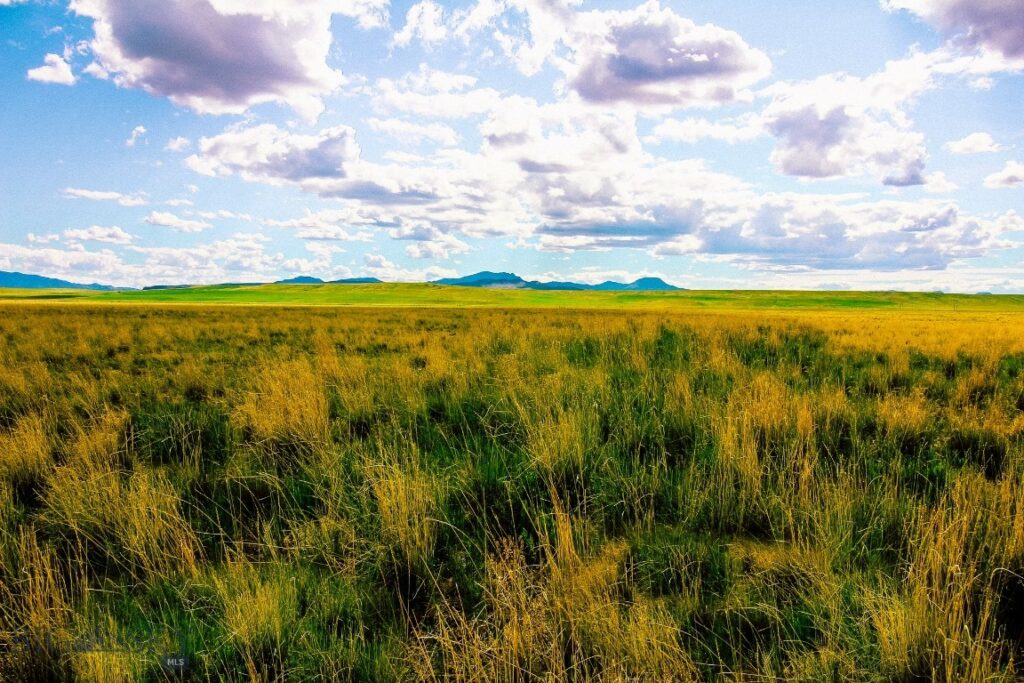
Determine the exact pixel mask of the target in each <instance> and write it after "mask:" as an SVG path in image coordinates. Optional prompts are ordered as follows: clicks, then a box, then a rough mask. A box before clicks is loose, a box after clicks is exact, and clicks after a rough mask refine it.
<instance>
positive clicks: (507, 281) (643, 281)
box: [434, 270, 682, 292]
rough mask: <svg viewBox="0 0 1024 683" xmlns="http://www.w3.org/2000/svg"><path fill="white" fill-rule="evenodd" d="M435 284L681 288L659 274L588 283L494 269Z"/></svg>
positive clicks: (577, 288)
mask: <svg viewBox="0 0 1024 683" xmlns="http://www.w3.org/2000/svg"><path fill="white" fill-rule="evenodd" d="M434 282H435V284H439V285H453V286H457V287H490V288H494V289H540V290H556V289H560V290H573V291H585V290H592V291H599V292H625V291H634V292H670V291H674V290H679V289H682V288H681V287H676V286H674V285H670V284H669V283H667V282H665V281H664V280H662V279H661V278H660V277H642V278H640V279H639V280H634V281H633V282H629V283H622V282H614V281H612V280H606V281H605V282H602V283H600V284H597V285H588V284H583V283H580V282H557V281H556V282H540V281H537V280H524V279H523V278H521V277H519V276H518V275H516V274H515V273H492V272H490V271H487V270H485V271H483V272H480V273H476V274H474V275H467V276H465V277H454V278H444V279H441V280H435V281H434Z"/></svg>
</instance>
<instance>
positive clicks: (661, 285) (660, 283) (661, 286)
mask: <svg viewBox="0 0 1024 683" xmlns="http://www.w3.org/2000/svg"><path fill="white" fill-rule="evenodd" d="M626 289H640V290H643V291H645V292H667V291H672V290H676V289H679V287H676V286H675V285H670V284H669V283H667V282H665V281H664V280H662V279H661V278H660V277H642V278H640V279H638V280H633V282H632V283H630V284H629V285H627V287H626Z"/></svg>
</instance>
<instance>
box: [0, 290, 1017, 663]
mask: <svg viewBox="0 0 1024 683" xmlns="http://www.w3.org/2000/svg"><path fill="white" fill-rule="evenodd" d="M387 287H388V286H381V287H376V288H375V287H365V288H364V287H352V288H351V289H344V290H343V291H344V294H340V295H336V294H333V293H325V292H338V291H342V289H343V288H341V289H339V288H337V287H335V288H334V289H325V290H322V291H321V289H320V288H310V289H309V300H310V301H312V302H314V303H318V304H322V305H318V306H297V305H291V304H297V303H302V301H303V299H302V290H301V288H295V287H292V288H288V287H279V288H267V289H264V290H260V291H257V290H258V288H207V291H203V290H163V291H155V292H140V293H120V292H113V293H104V294H92V293H89V294H82V293H64V294H61V293H57V294H47V295H45V296H46V297H47V298H46V299H42V298H40V297H39V296H38V295H35V297H33V295H29V294H25V293H15V292H7V293H5V295H4V296H5V301H4V302H2V303H0V340H2V344H0V680H2V681H51V680H52V681H136V680H147V681H161V680H194V681H235V680H248V681H334V680H352V681H457V682H467V683H469V682H472V681H523V682H526V681H609V682H613V681H616V682H617V681H623V682H624V681H691V680H693V681H695V680H716V681H719V680H720V681H767V680H786V681H808V682H810V681H878V682H888V681H893V682H904V681H905V682H911V681H945V682H948V683H953V682H957V681H968V682H973V681H979V682H980V681H1015V680H1020V679H1021V678H1022V677H1024V303H1022V301H1021V300H1020V299H1013V298H1004V297H949V296H945V297H944V296H939V295H888V294H878V295H866V294H857V293H842V294H832V295H828V294H806V295H798V294H794V293H790V294H775V295H773V294H770V293H763V294H736V293H732V294H730V293H703V294H701V293H695V292H686V293H682V294H677V295H664V296H662V295H599V294H593V295H584V294H576V293H572V292H568V293H566V292H562V293H547V292H543V293H523V292H498V293H496V292H492V291H473V292H468V291H467V292H460V291H457V290H455V289H454V288H427V287H425V286H420V287H419V288H416V287H411V288H409V289H407V290H402V289H401V288H392V289H391V290H388V289H387ZM225 292H226V293H225ZM438 292H440V293H438ZM505 296H507V297H509V298H506V299H502V300H503V301H506V302H511V304H512V305H508V306H498V305H496V301H498V300H499V299H498V297H505ZM261 297H262V298H261ZM331 297H334V298H331ZM339 297H340V299H339ZM346 297H347V298H346ZM559 297H561V299H560V298H559ZM225 303H233V304H237V305H223V304H225ZM255 304H262V305H255ZM341 304H347V305H341ZM169 654H180V655H183V656H185V657H187V659H188V667H187V671H186V672H184V673H179V672H176V671H171V670H166V669H164V668H162V666H161V661H160V659H161V657H163V656H166V655H169Z"/></svg>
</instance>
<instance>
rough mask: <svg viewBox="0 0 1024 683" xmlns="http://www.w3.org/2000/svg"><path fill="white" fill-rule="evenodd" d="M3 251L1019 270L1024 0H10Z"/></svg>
mask: <svg viewBox="0 0 1024 683" xmlns="http://www.w3.org/2000/svg"><path fill="white" fill-rule="evenodd" d="M0 27H2V29H0V31H2V41H0V88H2V92H3V93H4V95H3V99H4V106H3V107H0V131H2V135H0V157H2V159H3V161H4V163H3V164H0V200H2V201H0V270H18V271H22V272H32V273H39V274H44V275H49V276H55V277H62V278H67V279H70V280H75V281H89V282H92V281H98V282H104V283H111V284H117V285H124V286H141V285H147V284H157V283H181V282H223V281H272V280H275V279H280V278H282V277H289V276H293V275H297V274H309V275H316V276H319V277H322V278H325V279H334V278H341V277H350V276H364V275H372V276H377V277H380V278H382V279H386V280H423V279H433V278H437V277H444V276H452V275H456V274H459V275H462V274H468V273H471V272H475V271H478V270H484V269H487V270H510V271H514V272H517V273H519V274H521V275H523V276H527V277H533V278H538V279H576V280H583V281H600V280H604V279H609V278H614V279H620V280H630V279H633V278H636V277H640V276H646V275H657V276H661V277H663V278H665V279H666V280H668V281H670V282H673V283H675V284H678V285H682V286H686V287H692V288H799V289H812V288H852V289H917V290H932V289H943V290H947V291H993V292H1024V218H1022V217H1021V214H1022V213H1024V206H1022V201H1024V9H1022V8H1021V6H1020V3H1019V2H1018V1H1017V0H847V1H843V2H838V1H836V2H822V1H820V0H819V1H817V2H810V1H804V0H790V1H787V2H785V3H764V2H753V1H752V0H735V1H732V2H727V3H726V2H720V1H716V0H692V1H688V2H683V1H670V0H663V1H662V2H646V3H639V4H638V3H637V2H635V0H633V1H629V2H618V1H602V2H574V1H572V0H569V1H565V0H467V2H462V3H436V2H432V1H430V0H424V1H423V2H393V3H389V2H388V0H293V1H292V2H287V3H284V2H277V1H275V0H160V1H157V0H72V1H71V2H59V1H56V0H48V1H33V0H0Z"/></svg>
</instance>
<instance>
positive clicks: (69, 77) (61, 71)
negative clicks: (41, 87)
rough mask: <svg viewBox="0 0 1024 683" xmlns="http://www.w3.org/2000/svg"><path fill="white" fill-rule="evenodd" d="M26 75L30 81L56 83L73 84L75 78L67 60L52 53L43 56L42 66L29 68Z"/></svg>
mask: <svg viewBox="0 0 1024 683" xmlns="http://www.w3.org/2000/svg"><path fill="white" fill-rule="evenodd" d="M26 76H28V78H29V80H32V81H39V82H40V83H55V84H57V85H74V84H75V81H76V80H77V79H76V78H75V74H74V73H73V72H72V71H71V65H70V64H68V62H67V60H65V59H64V57H62V56H61V55H57V54H52V53H51V54H48V55H46V56H45V57H44V58H43V65H42V66H37V67H36V68H34V69H29V70H28V73H27V74H26Z"/></svg>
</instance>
